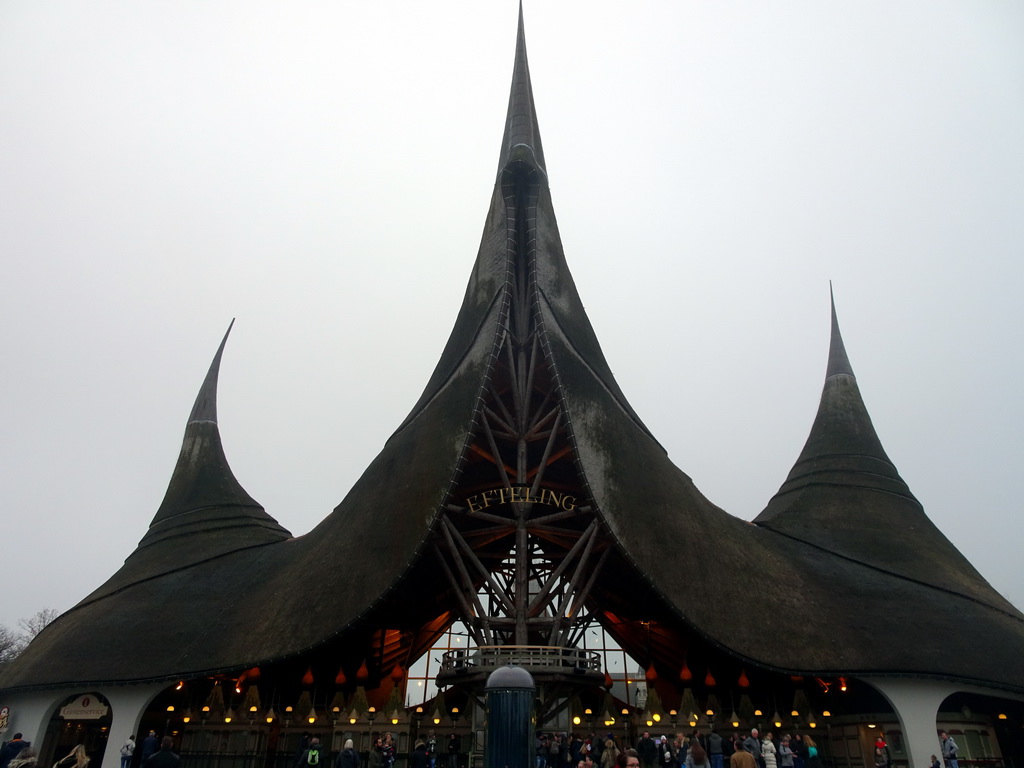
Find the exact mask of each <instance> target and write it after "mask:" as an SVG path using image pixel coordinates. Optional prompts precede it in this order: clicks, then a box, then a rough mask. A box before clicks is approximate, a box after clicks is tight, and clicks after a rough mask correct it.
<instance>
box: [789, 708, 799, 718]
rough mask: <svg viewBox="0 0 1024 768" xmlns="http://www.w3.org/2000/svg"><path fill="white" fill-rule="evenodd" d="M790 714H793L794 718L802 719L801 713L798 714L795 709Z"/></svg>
mask: <svg viewBox="0 0 1024 768" xmlns="http://www.w3.org/2000/svg"><path fill="white" fill-rule="evenodd" d="M789 714H791V715H792V716H793V717H800V713H799V712H797V711H796V710H795V709H794V710H793V711H792V712H790V713H789Z"/></svg>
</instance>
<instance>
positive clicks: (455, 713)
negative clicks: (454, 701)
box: [452, 707, 459, 715]
mask: <svg viewBox="0 0 1024 768" xmlns="http://www.w3.org/2000/svg"><path fill="white" fill-rule="evenodd" d="M452 714H453V715H457V714H459V708H458V707H452Z"/></svg>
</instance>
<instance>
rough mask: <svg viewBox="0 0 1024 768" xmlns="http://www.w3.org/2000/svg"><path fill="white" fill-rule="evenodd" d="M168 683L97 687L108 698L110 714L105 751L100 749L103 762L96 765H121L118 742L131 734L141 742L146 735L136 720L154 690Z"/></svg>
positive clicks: (106, 766) (144, 708)
mask: <svg viewBox="0 0 1024 768" xmlns="http://www.w3.org/2000/svg"><path fill="white" fill-rule="evenodd" d="M167 685H168V684H167V683H149V684H147V685H124V686H117V687H116V688H115V687H112V686H111V687H105V688H100V689H98V691H99V693H102V694H103V696H104V697H106V699H107V701H109V702H110V710H111V712H112V714H113V717H112V722H111V723H110V735H109V736H108V737H107V751H106V752H104V753H103V764H102V765H101V766H99V768H120V766H121V745H122V744H124V743H125V741H127V739H128V737H129V736H131V735H132V734H135V736H136V742H138V744H139V745H141V744H142V739H143V737H144V736H145V735H146V734H144V733H139V731H138V728H139V722H140V721H141V720H142V715H143V713H145V711H146V707H147V706H149V702H151V701H152V700H153V699H154V698H156V696H157V694H158V693H160V692H161V691H162V690H164V688H166V687H167Z"/></svg>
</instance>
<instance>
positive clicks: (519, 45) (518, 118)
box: [498, 3, 546, 173]
mask: <svg viewBox="0 0 1024 768" xmlns="http://www.w3.org/2000/svg"><path fill="white" fill-rule="evenodd" d="M513 159H520V160H526V161H527V162H529V163H530V164H531V165H533V166H534V167H535V168H538V169H539V170H540V171H542V172H545V173H546V170H545V168H544V149H543V147H542V146H541V142H540V128H539V127H538V125H537V110H536V108H535V105H534V103H533V86H532V85H531V83H530V65H529V62H527V60H526V33H525V30H524V26H523V6H522V3H520V4H519V33H518V36H517V38H516V63H515V68H514V69H513V71H512V92H511V93H510V94H509V99H508V115H507V116H506V118H505V135H504V137H503V138H502V142H501V156H500V158H499V160H498V173H501V171H502V170H503V169H504V168H505V166H506V165H508V163H509V162H510V161H511V160H513Z"/></svg>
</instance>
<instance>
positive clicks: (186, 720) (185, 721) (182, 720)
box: [181, 715, 192, 723]
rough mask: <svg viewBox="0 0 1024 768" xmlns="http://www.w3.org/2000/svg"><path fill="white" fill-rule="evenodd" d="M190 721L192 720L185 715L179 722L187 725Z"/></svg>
mask: <svg viewBox="0 0 1024 768" xmlns="http://www.w3.org/2000/svg"><path fill="white" fill-rule="evenodd" d="M191 719H192V718H191V717H189V716H188V715H185V716H184V717H183V718H181V722H183V723H187V722H188V721H189V720H191Z"/></svg>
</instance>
